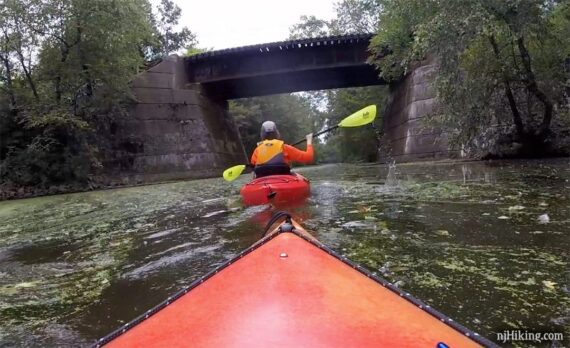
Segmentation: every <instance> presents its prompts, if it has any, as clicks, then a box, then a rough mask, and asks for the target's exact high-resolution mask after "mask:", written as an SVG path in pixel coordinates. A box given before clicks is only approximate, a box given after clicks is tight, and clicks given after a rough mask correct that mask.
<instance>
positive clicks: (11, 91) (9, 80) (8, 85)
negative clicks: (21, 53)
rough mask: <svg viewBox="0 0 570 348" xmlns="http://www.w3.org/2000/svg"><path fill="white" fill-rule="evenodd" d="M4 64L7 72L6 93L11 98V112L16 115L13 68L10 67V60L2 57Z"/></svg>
mask: <svg viewBox="0 0 570 348" xmlns="http://www.w3.org/2000/svg"><path fill="white" fill-rule="evenodd" d="M0 59H2V63H4V70H5V71H6V88H5V90H6V92H7V93H8V96H9V98H10V110H11V111H12V113H15V110H16V95H15V94H14V87H13V85H12V68H11V67H10V60H9V59H8V58H7V57H4V56H2V57H1V58H0Z"/></svg>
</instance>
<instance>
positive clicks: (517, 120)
mask: <svg viewBox="0 0 570 348" xmlns="http://www.w3.org/2000/svg"><path fill="white" fill-rule="evenodd" d="M489 41H490V42H491V46H493V52H494V53H495V57H496V58H497V61H498V62H499V64H500V65H501V75H502V79H503V85H504V87H505V94H506V96H507V99H508V100H509V106H510V108H511V112H512V114H513V122H514V124H515V127H516V129H517V134H518V135H519V136H521V137H522V136H524V134H525V129H524V124H523V121H522V118H521V115H520V112H519V109H518V107H517V102H516V100H515V96H514V95H513V91H512V89H511V84H510V81H509V77H508V75H507V72H506V70H505V66H504V64H503V62H502V60H501V56H500V51H499V46H498V45H497V41H496V40H495V37H494V36H489Z"/></svg>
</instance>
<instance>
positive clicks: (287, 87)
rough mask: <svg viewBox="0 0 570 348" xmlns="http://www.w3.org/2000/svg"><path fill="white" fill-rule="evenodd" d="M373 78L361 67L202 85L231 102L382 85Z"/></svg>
mask: <svg viewBox="0 0 570 348" xmlns="http://www.w3.org/2000/svg"><path fill="white" fill-rule="evenodd" d="M377 76H378V74H377V73H376V72H375V71H374V68H372V67H371V66H366V65H362V66H347V67H336V68H328V69H318V70H306V71H294V72H290V73H285V74H271V75H263V76H252V77H247V78H238V79H228V80H224V81H213V82H203V83H202V86H203V87H204V88H205V89H206V90H207V91H208V92H209V93H211V94H212V95H217V96H219V97H220V98H222V99H235V98H249V97H256V96H264V95H271V94H279V93H291V92H301V91H311V90H323V89H334V88H344V87H347V86H350V87H365V86H373V85H380V84H384V81H383V80H380V79H378V77H377Z"/></svg>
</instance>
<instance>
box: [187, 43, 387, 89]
mask: <svg viewBox="0 0 570 348" xmlns="http://www.w3.org/2000/svg"><path fill="white" fill-rule="evenodd" d="M369 40H370V37H369V36H367V35H359V36H348V37H344V38H336V39H322V40H312V41H311V40H302V41H294V42H286V43H273V44H267V45H260V46H254V47H244V48H242V49H234V50H225V51H217V52H209V53H205V54H201V55H198V56H193V57H189V58H187V60H186V64H187V73H188V80H189V81H190V82H191V83H195V84H200V85H201V86H202V87H204V88H205V90H207V91H208V92H209V93H210V94H211V95H215V96H217V97H219V98H220V99H235V98H247V97H254V96H263V95H270V94H278V93H291V92H300V91H309V90H322V89H332V88H344V87H364V86H372V85H380V84H385V82H384V81H383V80H381V79H380V78H379V77H378V72H377V71H375V69H374V67H373V66H371V65H369V64H367V63H366V60H367V58H368V44H369Z"/></svg>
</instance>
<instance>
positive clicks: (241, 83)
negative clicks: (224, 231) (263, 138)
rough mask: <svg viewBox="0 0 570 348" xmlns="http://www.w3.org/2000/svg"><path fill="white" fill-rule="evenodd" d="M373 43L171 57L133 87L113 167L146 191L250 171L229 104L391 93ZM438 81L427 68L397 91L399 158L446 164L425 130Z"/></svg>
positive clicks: (391, 114)
mask: <svg viewBox="0 0 570 348" xmlns="http://www.w3.org/2000/svg"><path fill="white" fill-rule="evenodd" d="M371 38H372V34H358V35H345V36H334V37H323V38H311V39H303V40H291V41H283V42H274V43H268V44H261V45H253V46H245V47H238V48H231V49H225V50H218V51H211V52H204V53H201V54H198V55H194V56H190V57H178V56H170V57H167V58H165V59H163V60H162V61H161V62H160V63H159V64H157V65H155V66H153V67H151V68H150V69H148V70H147V71H145V72H144V73H141V74H140V75H138V76H137V77H136V78H135V79H134V81H133V82H132V91H133V93H134V95H135V96H136V99H137V103H136V104H135V105H134V106H133V109H132V117H131V118H130V119H129V120H126V121H124V122H122V123H121V124H120V125H119V126H118V127H117V130H116V134H115V138H116V144H115V147H116V151H115V157H114V158H113V159H111V160H109V163H107V166H108V167H110V168H113V169H114V171H115V176H117V175H119V176H121V177H123V178H124V180H125V181H127V183H131V182H137V183H138V182H148V181H163V180H170V179H180V178H200V177H211V176H216V175H219V174H220V173H221V171H222V170H223V169H225V168H226V167H229V166H231V165H233V164H236V163H244V162H246V161H247V157H246V154H245V151H244V148H243V145H242V143H241V140H240V137H239V132H238V130H237V127H236V125H235V123H234V121H233V119H232V117H231V115H230V114H229V112H228V100H230V99H236V98H247V97H254V96H265V95H271V94H277V93H290V92H298V91H309V90H322V89H332V88H345V87H363V86H371V85H380V84H386V82H385V81H383V80H382V79H380V78H379V77H378V75H379V74H378V71H376V70H375V69H374V67H373V66H372V65H369V64H367V58H368V45H369V43H370V39H371ZM433 72H434V65H433V64H431V63H430V62H423V63H421V64H418V66H417V67H415V68H414V69H413V71H412V72H411V73H410V74H409V75H408V76H407V77H405V78H404V79H403V80H402V81H400V82H397V83H393V84H391V85H390V90H391V98H390V103H389V105H387V106H386V108H385V111H384V125H383V126H384V132H385V134H386V136H385V144H386V146H387V147H388V148H389V151H390V152H389V153H390V157H391V158H395V159H396V160H399V161H405V160H410V159H416V158H422V157H427V158H432V157H437V156H442V155H443V156H446V155H447V153H446V149H447V144H446V143H445V142H440V140H439V137H438V135H439V134H437V132H433V131H425V130H423V129H422V128H421V126H420V122H419V121H420V119H421V118H422V117H423V116H425V115H426V114H428V113H430V112H431V111H432V109H433V102H434V93H433V88H431V85H432V83H431V82H432V80H433ZM380 107H381V108H382V107H383V106H382V105H381V106H380Z"/></svg>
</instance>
